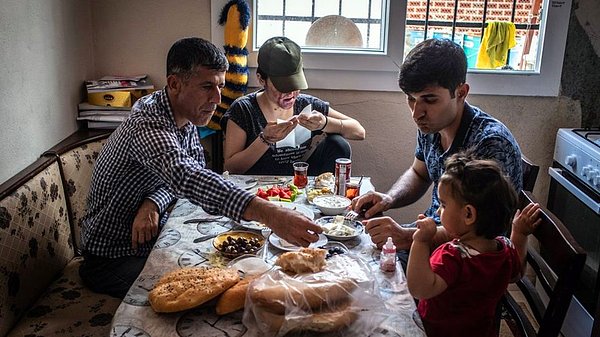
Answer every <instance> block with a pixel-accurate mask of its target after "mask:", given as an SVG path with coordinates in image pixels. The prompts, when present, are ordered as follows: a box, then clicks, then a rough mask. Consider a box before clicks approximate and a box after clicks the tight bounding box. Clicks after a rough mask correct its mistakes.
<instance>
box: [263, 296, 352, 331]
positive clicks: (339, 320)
mask: <svg viewBox="0 0 600 337" xmlns="http://www.w3.org/2000/svg"><path fill="white" fill-rule="evenodd" d="M254 313H255V314H256V320H257V323H258V325H259V329H260V330H261V331H262V332H269V333H271V334H273V335H279V334H280V333H286V334H287V333H290V332H300V331H312V332H318V333H325V332H334V331H339V330H341V329H344V328H347V327H349V326H350V325H351V324H352V323H353V322H354V321H356V320H357V319H358V309H357V308H353V307H351V306H350V305H349V302H345V303H343V304H342V305H340V306H338V307H336V308H333V310H329V311H321V312H314V313H310V314H306V315H301V314H298V315H293V316H287V317H286V316H285V315H280V314H275V313H272V312H270V311H269V310H266V308H264V307H258V308H255V310H254ZM284 323H285V325H284ZM282 328H283V329H285V331H280V330H281V329H282Z"/></svg>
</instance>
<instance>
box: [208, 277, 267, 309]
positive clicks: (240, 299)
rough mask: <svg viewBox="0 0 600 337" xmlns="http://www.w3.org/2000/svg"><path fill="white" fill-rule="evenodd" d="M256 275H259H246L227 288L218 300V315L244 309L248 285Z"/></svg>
mask: <svg viewBox="0 0 600 337" xmlns="http://www.w3.org/2000/svg"><path fill="white" fill-rule="evenodd" d="M256 277H258V275H249V276H246V278H244V279H243V280H241V281H240V282H238V283H236V285H234V286H233V287H231V288H229V289H227V290H225V292H224V293H223V295H221V297H219V300H218V301H217V307H216V308H215V310H216V312H217V315H226V314H228V313H231V312H234V311H238V310H240V309H243V308H244V304H245V303H246V293H247V292H248V285H249V284H250V282H252V280H254V279H255V278H256Z"/></svg>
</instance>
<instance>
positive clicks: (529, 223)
mask: <svg viewBox="0 0 600 337" xmlns="http://www.w3.org/2000/svg"><path fill="white" fill-rule="evenodd" d="M540 212H541V210H540V205H539V204H537V203H535V204H534V203H530V204H529V205H527V206H525V208H523V210H522V211H521V210H519V209H517V213H515V217H514V219H513V231H514V232H516V233H519V234H521V235H525V236H527V235H530V234H531V233H533V232H534V231H535V229H536V228H537V226H539V224H540V223H541V222H542V219H540Z"/></svg>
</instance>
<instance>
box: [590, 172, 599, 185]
mask: <svg viewBox="0 0 600 337" xmlns="http://www.w3.org/2000/svg"><path fill="white" fill-rule="evenodd" d="M598 178H600V171H598V170H591V171H590V173H588V181H589V182H590V183H592V182H594V181H595V180H596V179H598Z"/></svg>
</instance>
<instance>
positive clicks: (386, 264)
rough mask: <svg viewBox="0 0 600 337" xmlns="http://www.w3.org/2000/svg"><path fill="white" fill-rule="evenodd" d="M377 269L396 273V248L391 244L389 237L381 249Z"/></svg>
mask: <svg viewBox="0 0 600 337" xmlns="http://www.w3.org/2000/svg"><path fill="white" fill-rule="evenodd" d="M379 269H381V271H384V272H394V271H396V246H394V242H392V238H391V237H389V236H388V238H387V242H386V243H385V245H383V248H382V249H381V258H380V259H379Z"/></svg>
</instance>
